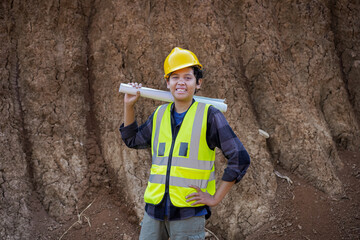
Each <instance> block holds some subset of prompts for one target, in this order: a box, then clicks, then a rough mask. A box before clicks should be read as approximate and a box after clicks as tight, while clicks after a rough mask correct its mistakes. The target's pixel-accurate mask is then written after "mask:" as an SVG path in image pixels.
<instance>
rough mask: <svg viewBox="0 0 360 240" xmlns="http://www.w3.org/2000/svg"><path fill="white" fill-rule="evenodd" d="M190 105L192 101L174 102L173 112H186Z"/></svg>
mask: <svg viewBox="0 0 360 240" xmlns="http://www.w3.org/2000/svg"><path fill="white" fill-rule="evenodd" d="M191 103H192V99H191V101H187V102H182V101H175V102H174V104H175V106H174V107H175V111H176V112H177V113H183V112H185V111H186V110H188V108H189V107H190V105H191Z"/></svg>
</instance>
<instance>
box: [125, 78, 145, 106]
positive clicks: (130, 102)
mask: <svg viewBox="0 0 360 240" xmlns="http://www.w3.org/2000/svg"><path fill="white" fill-rule="evenodd" d="M129 85H131V86H132V87H134V88H136V89H139V88H141V83H140V84H138V83H137V82H135V83H129ZM139 97H140V91H137V93H136V95H133V94H128V93H125V96H124V103H125V105H126V106H129V107H133V106H134V105H135V103H136V102H137V101H138V100H139Z"/></svg>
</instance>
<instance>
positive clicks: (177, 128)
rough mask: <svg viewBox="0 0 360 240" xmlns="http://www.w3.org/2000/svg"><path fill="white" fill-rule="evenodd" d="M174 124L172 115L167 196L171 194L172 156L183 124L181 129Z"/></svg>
mask: <svg viewBox="0 0 360 240" xmlns="http://www.w3.org/2000/svg"><path fill="white" fill-rule="evenodd" d="M173 122H174V119H173V116H172V115H171V131H172V141H171V148H170V153H169V159H168V164H167V169H166V181H165V194H169V185H170V183H169V180H170V170H171V162H172V155H173V151H174V146H175V140H176V136H177V134H178V132H179V129H180V126H181V124H180V125H179V127H177V126H174V125H175V124H173ZM169 197H170V196H169Z"/></svg>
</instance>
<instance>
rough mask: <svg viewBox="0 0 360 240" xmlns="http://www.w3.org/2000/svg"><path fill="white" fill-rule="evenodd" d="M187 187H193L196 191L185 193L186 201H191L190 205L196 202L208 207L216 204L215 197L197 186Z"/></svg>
mask: <svg viewBox="0 0 360 240" xmlns="http://www.w3.org/2000/svg"><path fill="white" fill-rule="evenodd" d="M189 187H191V188H194V189H195V190H196V192H194V193H191V194H189V195H187V196H186V197H185V198H186V199H187V200H186V202H192V201H195V202H193V203H192V204H191V205H192V206H194V205H197V204H205V205H208V206H209V207H214V206H216V205H217V204H218V202H217V201H216V200H215V197H214V196H212V195H210V194H209V193H208V192H203V191H201V189H200V188H199V187H198V186H194V185H190V186H189Z"/></svg>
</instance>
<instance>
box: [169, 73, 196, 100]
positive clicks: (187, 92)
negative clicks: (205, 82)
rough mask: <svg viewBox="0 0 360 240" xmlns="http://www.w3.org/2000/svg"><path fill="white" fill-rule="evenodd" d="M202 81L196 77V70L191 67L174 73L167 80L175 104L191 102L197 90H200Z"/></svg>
mask: <svg viewBox="0 0 360 240" xmlns="http://www.w3.org/2000/svg"><path fill="white" fill-rule="evenodd" d="M201 82H202V79H199V80H198V84H196V78H195V76H194V70H193V69H192V68H191V67H187V68H183V69H180V70H177V71H175V72H173V73H172V74H171V75H170V77H169V78H168V79H167V80H166V83H167V88H168V89H170V92H171V94H172V95H173V96H174V99H175V102H176V101H179V102H190V103H191V101H192V98H193V96H194V94H195V90H196V89H200V86H201Z"/></svg>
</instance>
